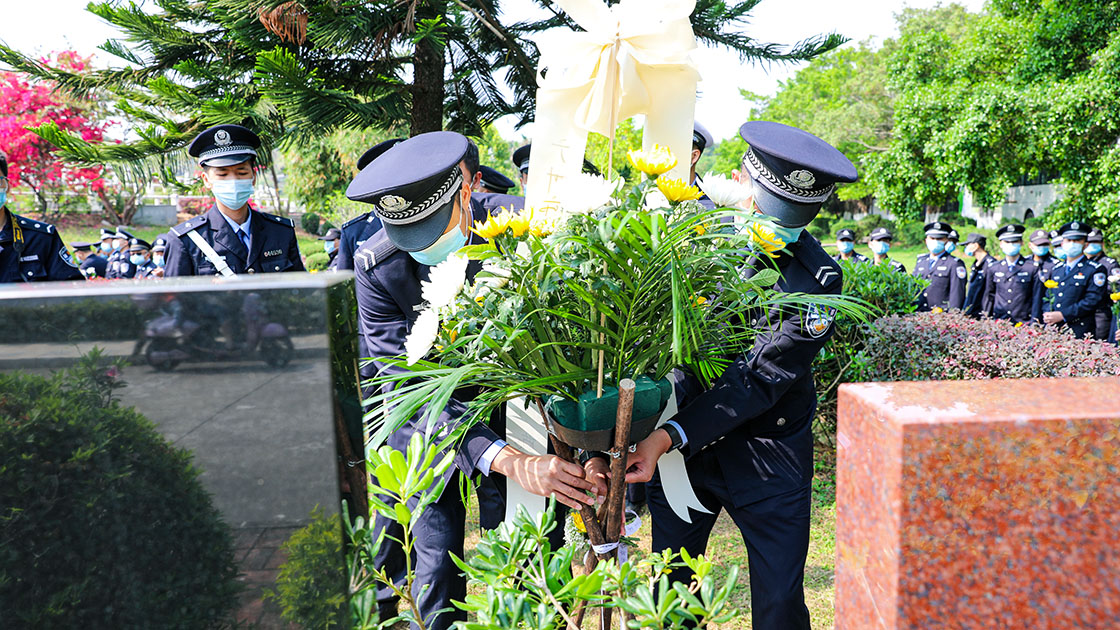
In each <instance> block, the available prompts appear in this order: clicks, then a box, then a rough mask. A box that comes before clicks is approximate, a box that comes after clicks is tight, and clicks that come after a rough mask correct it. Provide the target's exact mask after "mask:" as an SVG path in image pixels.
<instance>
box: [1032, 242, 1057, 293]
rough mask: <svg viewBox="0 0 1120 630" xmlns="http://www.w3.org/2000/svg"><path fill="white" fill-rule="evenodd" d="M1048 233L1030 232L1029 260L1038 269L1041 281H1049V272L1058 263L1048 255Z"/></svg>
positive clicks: (1052, 256) (1051, 255)
mask: <svg viewBox="0 0 1120 630" xmlns="http://www.w3.org/2000/svg"><path fill="white" fill-rule="evenodd" d="M1050 249H1051V247H1050V233H1049V232H1047V231H1046V230H1035V231H1034V232H1031V260H1033V261H1034V264H1035V265H1036V266H1037V267H1038V270H1039V273H1040V274H1041V275H1042V280H1043V281H1046V280H1049V279H1050V270H1051V269H1053V268H1054V265H1055V264H1057V263H1058V259H1057V258H1055V257H1054V255H1053V254H1051V253H1050Z"/></svg>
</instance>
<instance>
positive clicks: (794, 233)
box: [774, 225, 805, 245]
mask: <svg viewBox="0 0 1120 630" xmlns="http://www.w3.org/2000/svg"><path fill="white" fill-rule="evenodd" d="M804 231H805V227H804V226H802V227H795V228H790V227H782V226H780V225H775V226H774V236H777V237H778V238H780V239H782V241H783V242H784V243H785V244H786V245H790V244H793V243H796V242H797V239H799V238H801V233H802V232H804Z"/></svg>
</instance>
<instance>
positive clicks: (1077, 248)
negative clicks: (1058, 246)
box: [1062, 241, 1085, 258]
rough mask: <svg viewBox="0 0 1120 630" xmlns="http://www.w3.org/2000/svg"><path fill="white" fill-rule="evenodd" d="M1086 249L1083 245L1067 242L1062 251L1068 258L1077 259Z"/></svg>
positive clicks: (1063, 244)
mask: <svg viewBox="0 0 1120 630" xmlns="http://www.w3.org/2000/svg"><path fill="white" fill-rule="evenodd" d="M1084 249H1085V245H1084V244H1083V243H1074V242H1073V241H1066V242H1064V243H1062V251H1064V252H1065V253H1066V258H1077V257H1078V256H1080V255H1081V252H1082V251H1083V250H1084Z"/></svg>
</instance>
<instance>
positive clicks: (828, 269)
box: [794, 239, 843, 287]
mask: <svg viewBox="0 0 1120 630" xmlns="http://www.w3.org/2000/svg"><path fill="white" fill-rule="evenodd" d="M798 254H799V255H797V256H795V257H794V259H795V260H797V262H798V263H800V264H801V266H802V267H805V269H806V270H807V271H808V272H809V274H810V275H812V276H813V277H814V278H816V280H817V282H818V283H820V285H821V286H822V287H827V286H829V285H830V284H832V283H834V282H840V280H841V278H843V276H842V275H841V273H840V264H839V263H837V262H836V261H835V260H833V259H832V256H829V255H828V253H827V252H825V251H824V248H823V247H821V246H820V243H817V242H816V241H815V240H814V239H809V244H808V245H806V244H802V246H801V247H800V248H799V252H798Z"/></svg>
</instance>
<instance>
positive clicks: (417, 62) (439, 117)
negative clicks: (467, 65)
mask: <svg viewBox="0 0 1120 630" xmlns="http://www.w3.org/2000/svg"><path fill="white" fill-rule="evenodd" d="M446 10H447V4H446V2H445V1H444V0H432V1H431V2H425V3H423V4H422V5H420V7H419V8H418V9H417V11H416V19H417V20H420V19H424V18H428V19H430V18H435V17H439V16H443V15H444V14H445V13H446ZM443 54H444V47H443V46H440V45H438V44H437V43H436V42H435V41H433V39H432V38H431V37H428V38H425V39H423V40H421V41H420V43H418V44H416V50H415V52H414V53H413V55H412V128H411V135H413V136H415V135H419V134H422V133H427V132H429V131H441V130H442V129H443V97H444V93H445V89H444V85H443V70H444V59H443Z"/></svg>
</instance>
